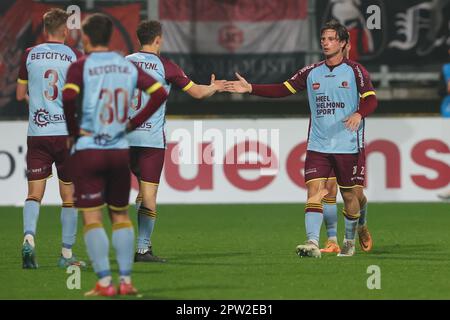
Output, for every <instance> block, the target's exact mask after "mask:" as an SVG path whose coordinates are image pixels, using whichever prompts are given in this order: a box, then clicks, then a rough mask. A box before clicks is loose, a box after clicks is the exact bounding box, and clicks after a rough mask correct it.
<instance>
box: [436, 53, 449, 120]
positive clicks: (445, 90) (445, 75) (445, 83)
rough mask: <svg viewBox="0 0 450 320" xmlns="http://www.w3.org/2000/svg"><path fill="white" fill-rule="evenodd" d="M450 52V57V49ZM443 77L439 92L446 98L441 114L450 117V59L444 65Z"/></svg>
mask: <svg viewBox="0 0 450 320" xmlns="http://www.w3.org/2000/svg"><path fill="white" fill-rule="evenodd" d="M448 54H449V58H450V49H449V50H448ZM449 60H450V59H449ZM441 77H442V81H441V88H440V90H439V94H440V95H441V96H442V97H443V98H444V99H443V100H442V104H441V114H442V116H443V117H446V118H450V61H449V62H448V63H446V64H444V66H443V67H442V73H441Z"/></svg>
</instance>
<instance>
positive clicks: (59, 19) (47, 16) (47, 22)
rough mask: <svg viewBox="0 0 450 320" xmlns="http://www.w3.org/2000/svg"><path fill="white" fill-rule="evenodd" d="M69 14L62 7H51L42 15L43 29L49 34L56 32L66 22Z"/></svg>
mask: <svg viewBox="0 0 450 320" xmlns="http://www.w3.org/2000/svg"><path fill="white" fill-rule="evenodd" d="M68 18H69V14H68V13H67V12H65V11H64V10H62V9H59V8H52V9H50V10H49V11H47V12H46V13H44V16H43V17H42V20H43V23H44V29H45V31H47V32H48V33H49V34H52V35H54V34H55V33H57V32H58V30H59V28H60V27H61V26H63V25H65V24H66V23H67V19H68Z"/></svg>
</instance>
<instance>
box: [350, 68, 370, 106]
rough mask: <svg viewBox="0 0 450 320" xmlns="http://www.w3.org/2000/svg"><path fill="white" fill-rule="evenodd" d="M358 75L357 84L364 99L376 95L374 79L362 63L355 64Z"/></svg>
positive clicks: (356, 74) (356, 75)
mask: <svg viewBox="0 0 450 320" xmlns="http://www.w3.org/2000/svg"><path fill="white" fill-rule="evenodd" d="M353 71H354V72H355V77H356V85H357V87H358V92H359V95H360V97H361V98H362V99H364V98H366V97H368V96H371V95H375V89H374V88H373V85H372V81H371V80H370V76H369V72H367V70H366V69H365V68H364V67H363V66H362V65H360V64H355V65H354V67H353Z"/></svg>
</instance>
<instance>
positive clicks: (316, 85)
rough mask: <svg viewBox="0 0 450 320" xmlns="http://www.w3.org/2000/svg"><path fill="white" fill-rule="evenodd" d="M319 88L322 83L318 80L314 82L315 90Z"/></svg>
mask: <svg viewBox="0 0 450 320" xmlns="http://www.w3.org/2000/svg"><path fill="white" fill-rule="evenodd" d="M319 88H320V83H318V82H316V83H313V89H314V90H319Z"/></svg>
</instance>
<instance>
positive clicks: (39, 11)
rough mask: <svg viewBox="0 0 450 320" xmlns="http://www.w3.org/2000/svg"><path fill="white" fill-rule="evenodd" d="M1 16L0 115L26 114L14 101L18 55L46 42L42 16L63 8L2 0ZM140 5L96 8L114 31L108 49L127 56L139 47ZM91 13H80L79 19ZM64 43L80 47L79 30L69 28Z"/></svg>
mask: <svg viewBox="0 0 450 320" xmlns="http://www.w3.org/2000/svg"><path fill="white" fill-rule="evenodd" d="M3 1H5V2H4V3H2V10H3V9H5V11H4V12H2V13H1V15H0V25H1V28H2V32H0V115H2V116H6V117H9V118H17V117H21V116H24V115H26V113H27V110H26V108H25V107H24V105H23V103H21V104H19V103H17V101H16V100H15V90H16V81H17V75H18V72H19V64H20V57H21V55H22V53H23V52H24V51H25V49H26V48H28V47H32V46H34V45H37V44H40V43H42V42H44V41H45V37H44V33H43V31H44V30H43V25H42V16H43V14H44V13H45V12H46V11H48V10H49V9H50V8H54V7H60V8H61V9H63V10H65V9H66V8H65V7H62V6H55V5H49V4H44V3H37V2H33V1H32V0H16V1H13V0H2V2H3ZM140 10H141V5H140V4H129V5H120V6H112V7H98V8H96V9H95V12H102V13H105V14H107V15H108V16H109V17H110V18H111V19H112V21H113V25H114V31H113V35H112V38H111V44H110V48H111V49H112V50H116V51H119V52H121V53H122V54H124V55H126V54H129V53H132V52H134V51H136V50H138V48H139V43H138V40H137V37H136V29H137V26H138V24H139V21H140V14H139V13H140ZM88 14H90V12H82V13H81V19H83V18H85V17H86V16H87V15H88ZM66 43H67V44H68V45H70V46H73V47H76V48H78V49H82V44H81V31H80V30H71V31H70V34H69V37H68V38H67V39H66Z"/></svg>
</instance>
